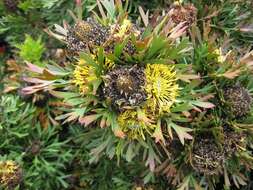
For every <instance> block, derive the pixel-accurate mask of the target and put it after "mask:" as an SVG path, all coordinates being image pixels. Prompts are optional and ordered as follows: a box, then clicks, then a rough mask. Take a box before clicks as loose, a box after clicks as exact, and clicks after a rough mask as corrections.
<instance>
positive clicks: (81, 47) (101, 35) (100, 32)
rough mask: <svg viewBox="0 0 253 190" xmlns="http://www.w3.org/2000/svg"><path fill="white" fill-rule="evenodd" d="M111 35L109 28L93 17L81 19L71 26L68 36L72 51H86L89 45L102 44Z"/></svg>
mask: <svg viewBox="0 0 253 190" xmlns="http://www.w3.org/2000/svg"><path fill="white" fill-rule="evenodd" d="M108 37H109V30H108V28H106V27H104V26H102V25H100V24H99V23H97V22H96V21H94V20H93V19H87V21H79V22H77V23H76V25H75V26H74V27H73V28H71V29H70V30H69V31H68V33H67V37H66V41H67V44H68V49H69V51H70V52H74V53H77V52H80V51H85V50H86V49H87V48H89V47H93V46H100V45H102V44H103V43H105V42H106V40H107V38H108Z"/></svg>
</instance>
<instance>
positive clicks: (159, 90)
mask: <svg viewBox="0 0 253 190" xmlns="http://www.w3.org/2000/svg"><path fill="white" fill-rule="evenodd" d="M145 76H146V86H145V91H146V93H147V95H148V97H147V99H148V103H147V106H148V107H149V108H150V109H151V110H152V111H153V112H157V111H158V112H159V113H161V112H169V110H170V107H171V106H172V104H173V103H174V102H175V100H176V96H177V94H178V89H179V87H178V85H177V83H176V81H177V78H176V72H175V71H174V68H173V67H172V66H170V65H164V64H148V65H147V66H146V68H145Z"/></svg>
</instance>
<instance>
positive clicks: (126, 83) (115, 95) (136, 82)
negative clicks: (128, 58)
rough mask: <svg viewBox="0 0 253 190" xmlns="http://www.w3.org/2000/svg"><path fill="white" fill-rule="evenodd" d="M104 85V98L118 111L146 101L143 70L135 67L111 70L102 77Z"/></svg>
mask: <svg viewBox="0 0 253 190" xmlns="http://www.w3.org/2000/svg"><path fill="white" fill-rule="evenodd" d="M104 83H105V86H104V88H103V92H104V95H105V97H107V98H108V100H109V101H110V102H111V103H112V105H114V106H115V107H116V108H118V109H119V110H122V109H124V108H126V107H128V106H137V105H139V104H141V103H142V102H143V101H145V100H146V93H145V90H144V86H145V74H144V70H143V68H140V67H138V66H136V65H135V66H132V67H127V66H121V67H117V68H115V69H112V70H111V71H109V72H108V73H107V74H106V75H105V76H104Z"/></svg>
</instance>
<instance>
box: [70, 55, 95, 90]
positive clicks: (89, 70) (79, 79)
mask: <svg viewBox="0 0 253 190" xmlns="http://www.w3.org/2000/svg"><path fill="white" fill-rule="evenodd" d="M73 75H74V79H73V83H75V85H76V86H78V87H79V91H80V92H81V93H83V94H86V93H87V92H89V91H90V87H89V84H90V83H91V82H92V81H94V80H96V79H97V77H96V74H95V69H94V67H92V66H90V65H86V64H85V61H84V60H83V59H80V60H79V62H78V65H77V66H76V68H75V70H74V73H73Z"/></svg>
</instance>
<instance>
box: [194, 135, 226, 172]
mask: <svg viewBox="0 0 253 190" xmlns="http://www.w3.org/2000/svg"><path fill="white" fill-rule="evenodd" d="M223 161H224V153H223V149H222V148H220V147H219V146H218V145H217V144H216V143H215V140H214V138H211V137H199V138H197V139H196V141H195V143H194V145H193V153H192V165H193V168H194V169H195V170H196V171H198V172H200V173H205V174H207V175H212V174H215V173H218V172H219V170H220V169H221V166H222V163H223Z"/></svg>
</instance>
